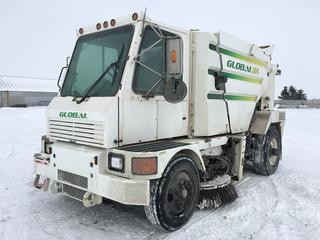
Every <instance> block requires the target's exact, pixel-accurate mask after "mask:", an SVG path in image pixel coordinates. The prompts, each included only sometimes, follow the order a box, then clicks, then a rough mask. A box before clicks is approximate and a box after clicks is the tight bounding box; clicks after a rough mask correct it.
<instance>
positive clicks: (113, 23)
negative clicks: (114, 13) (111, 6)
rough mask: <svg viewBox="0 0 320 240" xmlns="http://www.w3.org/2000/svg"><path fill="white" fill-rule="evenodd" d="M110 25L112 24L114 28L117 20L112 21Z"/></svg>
mask: <svg viewBox="0 0 320 240" xmlns="http://www.w3.org/2000/svg"><path fill="white" fill-rule="evenodd" d="M110 24H111V26H112V27H113V26H114V25H116V20H115V19H112V20H111V21H110Z"/></svg>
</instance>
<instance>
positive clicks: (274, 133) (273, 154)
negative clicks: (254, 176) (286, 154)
mask: <svg viewBox="0 0 320 240" xmlns="http://www.w3.org/2000/svg"><path fill="white" fill-rule="evenodd" d="M256 141H257V149H256V154H255V155H256V156H255V161H254V163H253V166H254V169H255V171H256V173H259V174H262V175H266V176H269V175H272V174H274V173H275V172H276V171H277V169H278V166H279V161H280V159H281V154H282V145H281V136H280V133H279V131H278V130H277V128H276V127H275V126H273V125H271V126H270V127H269V129H268V131H267V133H266V135H264V136H258V137H257V138H256Z"/></svg>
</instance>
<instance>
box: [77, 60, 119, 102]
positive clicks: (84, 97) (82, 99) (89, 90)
mask: <svg viewBox="0 0 320 240" xmlns="http://www.w3.org/2000/svg"><path fill="white" fill-rule="evenodd" d="M116 63H117V62H113V63H111V64H110V65H109V66H108V67H107V68H106V70H105V71H104V72H103V73H102V74H101V75H100V77H99V78H98V79H97V80H96V81H95V82H94V83H93V84H92V85H91V87H90V88H89V89H88V91H87V93H86V94H85V95H84V96H83V97H82V98H81V99H80V100H79V101H77V103H78V104H80V103H82V102H83V101H84V100H85V99H86V98H87V97H88V96H89V94H90V92H91V91H92V89H94V88H95V86H96V85H97V84H98V83H99V82H100V81H101V80H102V79H103V77H104V76H105V75H106V74H107V73H108V72H109V71H110V70H111V68H113V67H114V66H115V65H116Z"/></svg>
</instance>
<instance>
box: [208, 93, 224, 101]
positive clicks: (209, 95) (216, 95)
mask: <svg viewBox="0 0 320 240" xmlns="http://www.w3.org/2000/svg"><path fill="white" fill-rule="evenodd" d="M207 98H208V99H219V100H223V95H222V94H216V93H208V95H207Z"/></svg>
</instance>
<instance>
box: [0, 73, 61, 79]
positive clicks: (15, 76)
mask: <svg viewBox="0 0 320 240" xmlns="http://www.w3.org/2000/svg"><path fill="white" fill-rule="evenodd" d="M0 77H14V78H33V79H44V80H57V79H55V78H40V77H30V76H17V75H2V74H0Z"/></svg>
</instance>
